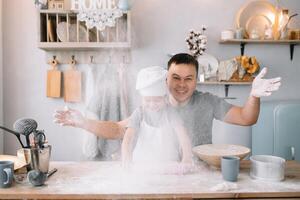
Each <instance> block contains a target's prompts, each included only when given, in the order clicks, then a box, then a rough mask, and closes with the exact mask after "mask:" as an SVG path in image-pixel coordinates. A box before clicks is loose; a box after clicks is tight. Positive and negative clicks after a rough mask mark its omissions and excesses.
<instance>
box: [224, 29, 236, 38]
mask: <svg viewBox="0 0 300 200" xmlns="http://www.w3.org/2000/svg"><path fill="white" fill-rule="evenodd" d="M221 39H222V40H231V39H234V31H233V30H231V29H228V30H224V31H222V32H221Z"/></svg>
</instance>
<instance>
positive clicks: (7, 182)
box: [0, 161, 14, 188]
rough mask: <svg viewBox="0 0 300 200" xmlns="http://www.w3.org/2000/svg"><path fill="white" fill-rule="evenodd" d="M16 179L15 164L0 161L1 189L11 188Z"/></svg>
mask: <svg viewBox="0 0 300 200" xmlns="http://www.w3.org/2000/svg"><path fill="white" fill-rule="evenodd" d="M13 177H14V163H13V162H12V161H0V188H9V187H11V185H12V182H13Z"/></svg>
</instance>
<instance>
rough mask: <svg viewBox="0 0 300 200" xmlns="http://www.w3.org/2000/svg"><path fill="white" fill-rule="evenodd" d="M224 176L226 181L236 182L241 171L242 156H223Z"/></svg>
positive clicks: (222, 167) (222, 168)
mask: <svg viewBox="0 0 300 200" xmlns="http://www.w3.org/2000/svg"><path fill="white" fill-rule="evenodd" d="M221 170H222V176H223V179H224V180H225V181H231V182H236V181H237V178H238V174H239V171H240V158H239V157H237V156H223V157H222V158H221Z"/></svg>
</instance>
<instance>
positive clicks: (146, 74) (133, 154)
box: [122, 66, 192, 166]
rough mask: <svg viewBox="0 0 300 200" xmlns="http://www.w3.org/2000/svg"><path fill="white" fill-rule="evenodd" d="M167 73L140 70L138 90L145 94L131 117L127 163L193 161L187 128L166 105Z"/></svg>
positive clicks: (125, 147) (124, 151) (125, 149)
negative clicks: (140, 104)
mask: <svg viewBox="0 0 300 200" xmlns="http://www.w3.org/2000/svg"><path fill="white" fill-rule="evenodd" d="M166 74H167V70H165V69H163V68H161V67H158V66H154V67H148V68H144V69H142V70H140V72H139V73H138V76H137V82H136V89H137V90H138V91H139V93H140V95H141V96H142V106H140V107H138V108H137V109H136V110H135V111H134V112H133V114H132V115H131V116H130V118H129V123H128V125H127V130H126V132H125V135H124V138H123V143H122V161H123V165H124V166H127V165H128V164H129V163H130V162H131V161H133V162H135V163H137V162H143V163H145V162H151V163H153V162H156V163H158V162H160V163H161V162H162V163H164V162H170V161H181V162H183V163H186V164H191V163H192V152H191V142H190V139H189V138H188V135H187V133H186V129H185V128H184V126H183V122H182V121H181V119H180V118H179V116H177V114H176V112H175V111H174V110H173V109H172V108H171V107H170V106H169V105H168V104H167V99H166V94H167V86H166ZM134 145H135V146H134ZM133 148H134V149H133ZM132 149H133V151H132Z"/></svg>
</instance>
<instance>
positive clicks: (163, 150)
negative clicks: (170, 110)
mask: <svg viewBox="0 0 300 200" xmlns="http://www.w3.org/2000/svg"><path fill="white" fill-rule="evenodd" d="M161 119H162V120H160V124H159V127H154V126H151V125H149V124H148V123H147V122H146V121H145V120H144V118H143V120H142V122H141V126H140V129H139V131H138V133H137V137H138V138H137V143H136V146H135V148H134V150H133V155H132V160H133V162H166V161H179V159H180V153H179V152H180V151H179V145H178V139H177V135H176V134H175V133H174V128H173V127H172V126H171V123H170V122H169V120H168V118H167V113H166V112H164V113H163V116H162V118H161Z"/></svg>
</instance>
